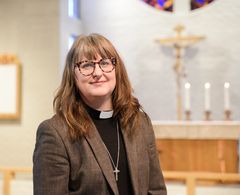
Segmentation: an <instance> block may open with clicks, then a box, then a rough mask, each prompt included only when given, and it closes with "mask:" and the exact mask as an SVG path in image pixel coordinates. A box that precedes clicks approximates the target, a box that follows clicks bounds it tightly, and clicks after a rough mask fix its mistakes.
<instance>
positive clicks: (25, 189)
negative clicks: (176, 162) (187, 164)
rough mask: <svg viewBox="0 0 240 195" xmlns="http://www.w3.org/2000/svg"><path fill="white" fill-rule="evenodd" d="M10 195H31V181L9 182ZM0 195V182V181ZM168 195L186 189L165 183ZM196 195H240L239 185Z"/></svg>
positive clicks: (202, 188)
mask: <svg viewBox="0 0 240 195" xmlns="http://www.w3.org/2000/svg"><path fill="white" fill-rule="evenodd" d="M11 187H12V188H11V195H32V194H33V190H32V189H33V185H32V180H31V179H16V180H12V182H11ZM0 189H1V190H0V195H3V192H2V181H1V180H0ZM167 189H168V195H186V188H185V186H184V185H183V184H180V183H167ZM196 195H240V185H224V186H223V185H218V186H216V185H211V186H198V187H197V190H196Z"/></svg>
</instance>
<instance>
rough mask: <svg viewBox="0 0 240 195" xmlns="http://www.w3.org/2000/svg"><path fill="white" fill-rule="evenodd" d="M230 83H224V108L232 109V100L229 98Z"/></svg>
mask: <svg viewBox="0 0 240 195" xmlns="http://www.w3.org/2000/svg"><path fill="white" fill-rule="evenodd" d="M229 87H230V84H229V83H227V82H226V83H224V109H225V110H230V100H229Z"/></svg>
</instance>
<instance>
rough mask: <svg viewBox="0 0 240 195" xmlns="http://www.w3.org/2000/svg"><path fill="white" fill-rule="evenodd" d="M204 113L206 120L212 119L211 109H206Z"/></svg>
mask: <svg viewBox="0 0 240 195" xmlns="http://www.w3.org/2000/svg"><path fill="white" fill-rule="evenodd" d="M204 115H205V118H204V119H205V120H206V121H210V120H211V111H210V110H206V111H205V113H204Z"/></svg>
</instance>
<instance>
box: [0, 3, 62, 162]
mask: <svg viewBox="0 0 240 195" xmlns="http://www.w3.org/2000/svg"><path fill="white" fill-rule="evenodd" d="M0 26H1V33H0V54H2V53H3V54H5V53H8V54H11V53H13V54H16V55H17V56H18V58H19V60H20V62H21V65H22V100H21V107H22V110H21V119H20V120H19V121H15V120H0V166H31V165H32V152H33V148H34V144H35V136H36V130H37V127H38V124H39V123H40V122H41V121H42V120H44V119H46V118H49V117H51V115H52V114H53V109H52V100H53V96H54V92H55V90H56V88H57V87H58V84H59V80H60V78H59V65H60V55H59V54H60V49H59V3H58V0H51V1H48V0H41V1H38V0H24V1H22V0H0ZM6 82H7V81H6Z"/></svg>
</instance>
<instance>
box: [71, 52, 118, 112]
mask: <svg viewBox="0 0 240 195" xmlns="http://www.w3.org/2000/svg"><path fill="white" fill-rule="evenodd" d="M101 59H102V57H101V56H100V55H97V58H96V60H93V59H86V58H84V59H82V61H85V60H86V61H87V60H89V61H93V62H99V61H100V60H101ZM82 73H84V72H82ZM82 73H81V72H80V70H79V68H78V67H75V77H76V83H77V86H78V88H79V90H80V95H81V97H82V98H83V100H84V101H85V103H87V104H90V106H93V107H95V106H94V105H96V104H98V105H100V104H104V105H110V107H111V108H112V92H113V90H114V88H115V86H116V74H115V68H114V69H113V70H112V71H111V72H103V71H102V70H101V68H100V67H99V63H95V69H94V71H93V73H92V74H91V75H89V76H85V75H83V74H82ZM105 108H106V107H105ZM108 109H110V108H108Z"/></svg>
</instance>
